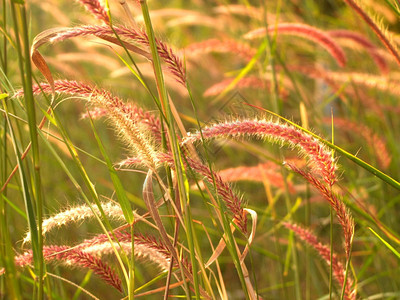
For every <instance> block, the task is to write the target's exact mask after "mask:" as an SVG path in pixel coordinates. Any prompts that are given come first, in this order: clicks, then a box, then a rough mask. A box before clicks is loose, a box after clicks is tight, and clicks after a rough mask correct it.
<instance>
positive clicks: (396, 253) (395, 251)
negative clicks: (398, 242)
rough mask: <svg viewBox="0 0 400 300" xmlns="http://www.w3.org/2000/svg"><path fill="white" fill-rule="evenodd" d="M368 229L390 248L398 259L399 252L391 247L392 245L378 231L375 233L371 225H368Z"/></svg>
mask: <svg viewBox="0 0 400 300" xmlns="http://www.w3.org/2000/svg"><path fill="white" fill-rule="evenodd" d="M368 229H369V230H370V231H371V232H372V233H373V234H374V235H375V236H376V237H377V238H378V239H379V240H380V241H381V242H382V243H383V244H384V245H385V246H386V247H387V248H388V249H389V250H390V251H392V252H393V254H394V255H396V256H397V258H398V259H400V253H399V252H398V251H397V250H396V249H394V248H393V246H392V245H390V244H389V243H388V242H386V241H385V240H384V239H383V238H382V237H381V236H380V235H379V234H378V233H376V232H375V231H374V230H373V229H372V228H371V227H368Z"/></svg>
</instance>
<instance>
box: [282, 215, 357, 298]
mask: <svg viewBox="0 0 400 300" xmlns="http://www.w3.org/2000/svg"><path fill="white" fill-rule="evenodd" d="M284 225H285V226H286V227H287V228H288V229H290V230H292V231H293V232H294V233H295V234H296V236H297V237H298V238H300V239H301V240H303V241H304V242H305V243H307V244H308V245H309V246H311V247H312V248H314V249H315V250H316V251H317V252H318V254H319V255H320V256H321V257H322V258H323V260H324V261H325V262H326V263H327V264H328V265H330V264H331V250H330V249H329V247H328V246H326V245H323V244H321V243H320V242H319V241H318V239H317V237H316V236H315V235H314V234H313V233H312V232H311V231H309V230H306V229H304V228H302V227H300V226H299V225H296V224H292V223H288V222H285V223H284ZM332 270H333V276H334V278H335V279H336V281H337V283H338V284H339V286H340V287H343V285H344V284H346V287H345V294H344V297H345V298H344V299H346V300H355V299H356V296H357V295H356V290H355V289H353V280H352V279H351V277H350V275H348V276H347V280H346V282H345V269H344V267H343V264H342V263H341V262H340V261H339V259H338V257H337V255H336V254H335V253H333V255H332Z"/></svg>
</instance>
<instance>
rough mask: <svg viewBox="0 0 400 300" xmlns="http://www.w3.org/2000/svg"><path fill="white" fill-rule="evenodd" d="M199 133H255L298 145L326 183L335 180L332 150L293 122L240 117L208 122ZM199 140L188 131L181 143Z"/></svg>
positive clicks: (208, 135) (214, 135)
mask: <svg viewBox="0 0 400 300" xmlns="http://www.w3.org/2000/svg"><path fill="white" fill-rule="evenodd" d="M202 134H203V138H204V139H206V140H207V139H212V138H217V137H219V138H221V137H225V138H226V137H233V138H239V137H247V136H249V137H250V136H254V137H257V138H264V139H269V140H271V141H273V142H280V143H287V144H289V145H290V146H292V147H295V148H297V149H299V150H300V153H301V154H302V155H304V156H306V157H307V158H308V160H309V162H310V165H311V167H312V169H313V171H314V172H315V173H317V174H320V175H321V176H322V178H323V180H324V181H325V182H326V183H327V184H328V185H330V186H332V185H333V184H334V183H335V182H336V181H337V177H336V174H335V171H336V168H337V167H336V162H335V159H334V158H332V155H331V151H330V150H329V149H327V148H326V146H325V145H323V144H322V143H320V142H319V141H318V140H317V139H315V138H314V137H312V136H311V135H309V134H307V133H305V132H303V131H301V130H299V129H297V128H295V127H293V126H290V125H287V124H282V123H279V122H274V121H271V120H269V121H268V120H266V119H253V120H252V119H242V120H236V121H227V122H224V123H217V124H215V125H211V126H207V127H205V128H203V129H202ZM198 140H201V135H200V132H196V133H194V134H189V135H188V137H187V138H186V139H185V140H184V141H183V144H186V143H194V142H196V141H198Z"/></svg>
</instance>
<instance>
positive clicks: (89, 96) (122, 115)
mask: <svg viewBox="0 0 400 300" xmlns="http://www.w3.org/2000/svg"><path fill="white" fill-rule="evenodd" d="M54 89H55V91H56V92H58V93H68V94H77V95H81V96H84V97H85V99H86V100H87V101H88V102H89V103H90V104H92V105H93V106H95V107H99V108H101V109H104V110H106V111H107V117H108V118H109V120H110V121H111V123H112V125H113V126H114V127H115V129H116V130H117V132H118V133H119V135H120V137H121V139H122V140H123V142H125V143H126V145H127V146H128V149H129V150H130V151H132V152H134V153H135V154H136V155H137V156H139V157H140V159H141V160H142V161H143V163H145V164H146V166H148V167H150V168H152V169H154V168H155V167H156V166H157V165H158V160H157V151H156V147H155V145H154V142H153V139H152V137H151V134H149V131H148V130H146V127H147V126H146V125H143V123H145V124H147V125H148V124H150V126H151V127H153V126H155V127H157V126H158V122H157V120H156V119H155V118H151V117H150V115H149V114H148V113H144V112H143V111H142V110H140V109H137V108H136V107H135V106H127V105H125V103H123V102H122V100H121V99H119V98H118V97H114V96H112V95H111V93H109V92H107V91H104V90H99V89H97V88H94V87H91V86H89V85H86V84H83V83H78V82H76V81H66V80H60V81H56V82H55V83H54ZM32 90H33V92H34V94H40V93H42V92H45V93H51V92H52V89H51V86H50V85H49V84H47V83H42V84H40V85H34V86H33V88H32ZM21 95H22V92H17V93H16V96H21ZM142 117H144V119H142Z"/></svg>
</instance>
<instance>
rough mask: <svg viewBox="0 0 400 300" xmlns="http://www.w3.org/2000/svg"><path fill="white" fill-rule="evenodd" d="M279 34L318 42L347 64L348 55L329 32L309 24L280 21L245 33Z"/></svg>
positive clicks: (260, 35)
mask: <svg viewBox="0 0 400 300" xmlns="http://www.w3.org/2000/svg"><path fill="white" fill-rule="evenodd" d="M267 31H268V33H269V34H274V33H275V32H276V33H277V34H278V35H281V34H285V35H295V36H299V37H302V38H305V39H308V40H311V41H313V42H315V43H316V44H318V45H320V46H322V47H323V48H324V49H325V50H326V51H328V52H329V54H331V55H332V57H333V58H334V59H335V60H336V62H337V63H338V65H339V66H341V67H344V66H345V65H346V61H347V58H346V55H345V53H344V51H343V49H342V48H341V47H340V46H339V45H338V43H336V42H335V40H333V39H332V38H331V37H330V36H329V34H327V33H325V32H323V31H322V30H320V29H318V28H315V27H312V26H310V25H307V24H299V23H279V24H277V25H276V26H275V25H271V26H269V27H268V28H267V29H265V28H258V29H255V30H253V31H250V32H248V33H246V34H245V36H244V37H245V38H247V39H254V38H257V37H263V36H265V35H266V33H267Z"/></svg>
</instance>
